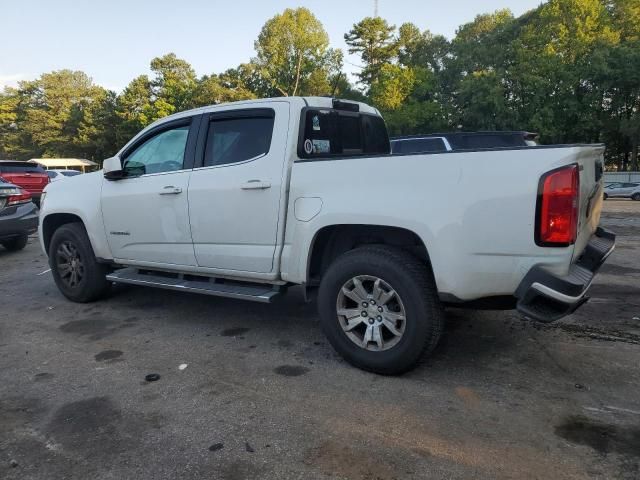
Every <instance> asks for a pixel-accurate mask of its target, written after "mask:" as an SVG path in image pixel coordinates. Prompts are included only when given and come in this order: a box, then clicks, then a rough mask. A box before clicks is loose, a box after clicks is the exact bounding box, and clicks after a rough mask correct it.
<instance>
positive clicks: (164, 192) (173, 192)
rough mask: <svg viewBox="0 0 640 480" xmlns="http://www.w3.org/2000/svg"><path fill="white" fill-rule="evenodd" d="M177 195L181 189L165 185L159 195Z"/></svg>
mask: <svg viewBox="0 0 640 480" xmlns="http://www.w3.org/2000/svg"><path fill="white" fill-rule="evenodd" d="M179 193H182V189H181V188H180V187H174V186H173V185H167V186H166V187H164V188H163V189H162V190H161V191H160V195H178V194H179Z"/></svg>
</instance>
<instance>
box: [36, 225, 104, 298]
mask: <svg viewBox="0 0 640 480" xmlns="http://www.w3.org/2000/svg"><path fill="white" fill-rule="evenodd" d="M49 266H50V267H51V273H52V274H53V279H54V280H55V282H56V285H57V286H58V289H59V290H60V292H62V294H63V295H64V296H65V297H67V298H68V299H69V300H71V301H73V302H78V303H86V302H92V301H94V300H97V299H98V298H100V297H102V296H104V295H105V294H106V293H107V291H108V290H109V287H110V286H111V283H110V282H108V281H107V279H106V275H107V273H108V272H109V268H108V266H107V265H103V264H101V263H98V262H97V260H96V257H95V255H94V253H93V248H92V247H91V242H90V241H89V237H88V236H87V232H86V231H85V229H84V226H83V225H82V224H80V223H67V224H65V225H62V226H61V227H60V228H58V229H57V230H56V231H55V232H54V234H53V237H52V238H51V243H50V245H49Z"/></svg>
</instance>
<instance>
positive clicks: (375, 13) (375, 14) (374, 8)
mask: <svg viewBox="0 0 640 480" xmlns="http://www.w3.org/2000/svg"><path fill="white" fill-rule="evenodd" d="M377 16H378V0H373V17H374V18H376V17H377Z"/></svg>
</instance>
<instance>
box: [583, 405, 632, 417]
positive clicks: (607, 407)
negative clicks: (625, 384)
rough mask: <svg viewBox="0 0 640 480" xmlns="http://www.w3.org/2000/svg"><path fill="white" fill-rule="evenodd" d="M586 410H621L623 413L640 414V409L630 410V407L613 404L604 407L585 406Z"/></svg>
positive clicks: (612, 411)
mask: <svg viewBox="0 0 640 480" xmlns="http://www.w3.org/2000/svg"><path fill="white" fill-rule="evenodd" d="M583 408H584V409H585V410H588V411H590V412H597V413H615V412H621V413H631V414H633V415H640V411H638V410H630V409H628V408H620V407H614V406H611V405H605V406H604V408H595V407H583Z"/></svg>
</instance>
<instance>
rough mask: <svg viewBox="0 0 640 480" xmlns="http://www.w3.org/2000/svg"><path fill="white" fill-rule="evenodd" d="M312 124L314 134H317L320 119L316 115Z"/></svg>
mask: <svg viewBox="0 0 640 480" xmlns="http://www.w3.org/2000/svg"><path fill="white" fill-rule="evenodd" d="M312 123H313V129H314V130H315V131H316V132H319V131H320V118H319V117H318V116H317V115H314V116H313V119H312Z"/></svg>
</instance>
